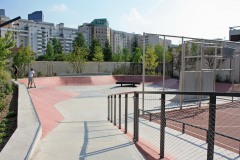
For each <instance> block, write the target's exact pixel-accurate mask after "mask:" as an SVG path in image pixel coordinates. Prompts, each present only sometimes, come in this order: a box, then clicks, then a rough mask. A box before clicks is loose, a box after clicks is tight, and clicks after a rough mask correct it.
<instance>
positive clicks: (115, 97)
mask: <svg viewBox="0 0 240 160" xmlns="http://www.w3.org/2000/svg"><path fill="white" fill-rule="evenodd" d="M116 99H117V96H116V95H114V120H113V124H114V126H116V112H117V111H116V105H117V102H116V101H117V100H116Z"/></svg>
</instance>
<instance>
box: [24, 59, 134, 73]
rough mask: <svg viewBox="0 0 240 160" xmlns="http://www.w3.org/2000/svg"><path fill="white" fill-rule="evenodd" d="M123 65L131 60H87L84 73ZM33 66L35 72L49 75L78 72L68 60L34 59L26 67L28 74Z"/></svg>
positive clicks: (107, 69) (108, 69) (111, 70)
mask: <svg viewBox="0 0 240 160" xmlns="http://www.w3.org/2000/svg"><path fill="white" fill-rule="evenodd" d="M121 66H126V67H128V68H129V67H130V62H126V63H125V62H86V63H85V66H84V70H83V72H82V73H90V74H91V73H92V74H93V73H108V74H112V72H113V71H114V70H115V69H116V68H118V67H121ZM31 67H33V68H34V70H35V72H36V73H38V72H40V73H41V74H43V75H44V76H45V75H48V76H51V75H64V74H71V73H76V72H74V70H73V68H72V65H71V64H69V63H68V62H62V61H52V62H50V61H34V62H32V63H31V64H30V65H29V66H28V67H26V68H25V72H26V74H27V73H28V71H29V70H30V68H31Z"/></svg>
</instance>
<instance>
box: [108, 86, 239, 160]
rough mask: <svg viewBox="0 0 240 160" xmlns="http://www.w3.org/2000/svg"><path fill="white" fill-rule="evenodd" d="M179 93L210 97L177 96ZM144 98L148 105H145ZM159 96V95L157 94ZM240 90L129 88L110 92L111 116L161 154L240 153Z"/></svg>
mask: <svg viewBox="0 0 240 160" xmlns="http://www.w3.org/2000/svg"><path fill="white" fill-rule="evenodd" d="M177 95H195V96H202V97H205V98H204V99H203V100H202V101H201V102H199V101H189V102H186V101H184V102H183V103H180V102H179V101H175V99H174V97H175V96H177ZM143 97H144V102H147V103H145V108H144V109H143V108H142V102H143V101H142V99H143ZM153 97H154V98H153ZM239 97H240V93H219V92H218V93H217V92H177V91H165V92H156V91H151V92H149V91H148V92H147V91H146V92H144V96H143V92H126V93H121V94H113V95H109V96H108V120H109V121H111V122H112V123H113V124H114V125H116V126H118V127H119V129H122V130H123V132H124V133H127V134H129V135H132V137H133V141H134V142H137V143H141V144H144V145H145V146H146V147H147V148H149V149H151V150H152V151H154V152H155V153H157V154H158V155H159V158H164V157H166V158H169V159H171V158H173V159H209V160H211V159H238V158H240V134H239V133H240V126H239V124H240V118H239V115H240V107H239V103H240V98H239Z"/></svg>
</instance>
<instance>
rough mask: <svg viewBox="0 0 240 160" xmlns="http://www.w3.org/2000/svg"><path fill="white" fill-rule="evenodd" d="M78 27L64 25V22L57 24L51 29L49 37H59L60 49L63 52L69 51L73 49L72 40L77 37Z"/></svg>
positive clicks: (50, 38)
mask: <svg viewBox="0 0 240 160" xmlns="http://www.w3.org/2000/svg"><path fill="white" fill-rule="evenodd" d="M77 33H78V29H75V28H68V27H64V23H60V24H57V25H56V27H55V29H53V32H52V35H51V37H49V40H52V39H53V38H57V39H59V41H60V43H61V45H62V50H63V52H64V53H68V52H71V51H72V50H73V41H74V39H75V38H76V37H77Z"/></svg>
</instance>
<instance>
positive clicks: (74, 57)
mask: <svg viewBox="0 0 240 160" xmlns="http://www.w3.org/2000/svg"><path fill="white" fill-rule="evenodd" d="M87 53H88V52H87V50H86V48H84V47H75V48H74V51H73V52H72V53H71V54H69V56H68V62H69V63H70V64H72V66H73V70H74V71H75V72H77V73H82V72H83V69H84V65H85V62H86V57H87Z"/></svg>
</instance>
